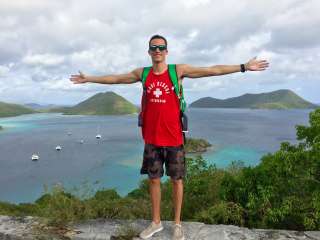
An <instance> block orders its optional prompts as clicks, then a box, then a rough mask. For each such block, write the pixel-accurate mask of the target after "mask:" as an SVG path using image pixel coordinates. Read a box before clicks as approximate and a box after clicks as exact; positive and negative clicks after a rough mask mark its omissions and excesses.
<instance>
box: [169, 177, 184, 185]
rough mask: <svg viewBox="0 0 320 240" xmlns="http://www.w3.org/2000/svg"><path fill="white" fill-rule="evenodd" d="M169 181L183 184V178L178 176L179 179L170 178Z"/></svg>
mask: <svg viewBox="0 0 320 240" xmlns="http://www.w3.org/2000/svg"><path fill="white" fill-rule="evenodd" d="M171 182H172V184H174V185H182V184H183V179H182V178H180V179H175V178H171Z"/></svg>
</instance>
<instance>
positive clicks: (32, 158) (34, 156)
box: [31, 153, 39, 161]
mask: <svg viewBox="0 0 320 240" xmlns="http://www.w3.org/2000/svg"><path fill="white" fill-rule="evenodd" d="M31 160H32V161H37V160H39V155H37V154H35V153H34V154H32V156H31Z"/></svg>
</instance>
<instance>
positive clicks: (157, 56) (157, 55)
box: [148, 38, 168, 63]
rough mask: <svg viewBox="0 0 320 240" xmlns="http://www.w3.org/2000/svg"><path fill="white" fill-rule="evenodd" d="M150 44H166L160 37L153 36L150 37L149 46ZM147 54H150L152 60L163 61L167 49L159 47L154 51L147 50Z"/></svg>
mask: <svg viewBox="0 0 320 240" xmlns="http://www.w3.org/2000/svg"><path fill="white" fill-rule="evenodd" d="M152 45H166V42H165V41H164V40H163V39H161V38H155V39H152V41H151V42H150V46H152ZM148 53H149V55H150V56H151V59H152V62H156V63H159V62H164V61H165V60H166V56H167V55H168V50H163V51H160V49H159V48H157V49H156V50H155V51H151V50H150V49H149V50H148Z"/></svg>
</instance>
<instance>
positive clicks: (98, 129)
mask: <svg viewBox="0 0 320 240" xmlns="http://www.w3.org/2000/svg"><path fill="white" fill-rule="evenodd" d="M99 132H100V127H97V135H96V139H100V138H101V134H99Z"/></svg>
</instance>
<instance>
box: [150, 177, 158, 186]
mask: <svg viewBox="0 0 320 240" xmlns="http://www.w3.org/2000/svg"><path fill="white" fill-rule="evenodd" d="M149 182H150V183H151V184H153V185H155V184H160V178H149Z"/></svg>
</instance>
